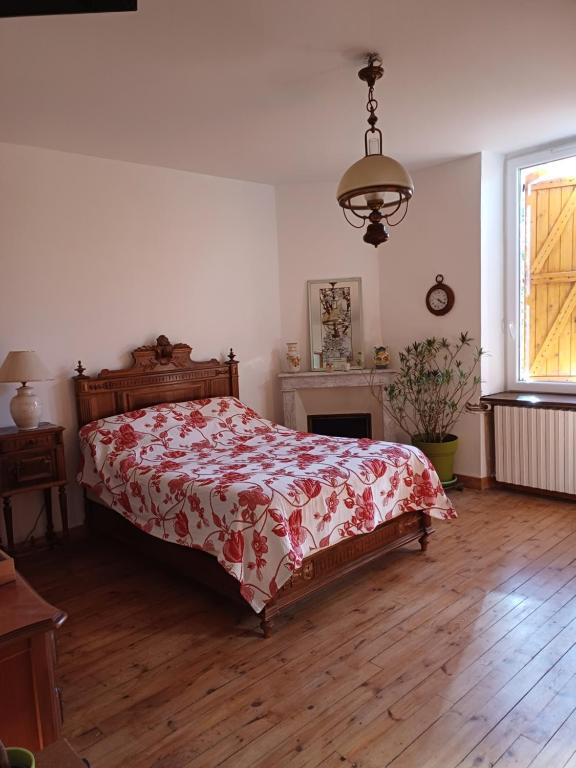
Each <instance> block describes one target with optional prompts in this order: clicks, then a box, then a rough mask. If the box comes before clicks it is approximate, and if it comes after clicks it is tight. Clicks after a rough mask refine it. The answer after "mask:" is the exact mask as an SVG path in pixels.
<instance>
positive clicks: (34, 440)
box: [0, 432, 54, 453]
mask: <svg viewBox="0 0 576 768" xmlns="http://www.w3.org/2000/svg"><path fill="white" fill-rule="evenodd" d="M53 444H54V434H53V433H52V432H49V433H48V434H46V433H44V434H37V433H36V434H34V433H32V434H28V435H26V434H24V435H18V436H17V437H11V438H9V439H5V440H2V441H0V453H14V451H26V450H30V449H36V450H41V449H42V448H52V446H53Z"/></svg>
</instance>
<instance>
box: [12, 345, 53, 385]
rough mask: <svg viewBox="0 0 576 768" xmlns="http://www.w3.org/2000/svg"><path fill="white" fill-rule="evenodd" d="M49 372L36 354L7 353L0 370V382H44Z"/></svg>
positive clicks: (27, 352) (49, 375) (22, 352)
mask: <svg viewBox="0 0 576 768" xmlns="http://www.w3.org/2000/svg"><path fill="white" fill-rule="evenodd" d="M50 378H52V376H51V373H50V371H49V370H48V368H46V366H45V365H44V363H43V362H42V360H40V358H39V357H38V355H37V354H36V352H29V351H16V352H8V354H7V355H6V359H5V360H4V362H3V364H2V367H1V368H0V381H21V382H25V381H46V380H48V379H50Z"/></svg>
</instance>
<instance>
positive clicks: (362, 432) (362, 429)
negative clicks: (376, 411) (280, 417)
mask: <svg viewBox="0 0 576 768" xmlns="http://www.w3.org/2000/svg"><path fill="white" fill-rule="evenodd" d="M308 432H314V433H315V434H317V435H328V436H329V437H372V415H371V414H370V413H326V414H308Z"/></svg>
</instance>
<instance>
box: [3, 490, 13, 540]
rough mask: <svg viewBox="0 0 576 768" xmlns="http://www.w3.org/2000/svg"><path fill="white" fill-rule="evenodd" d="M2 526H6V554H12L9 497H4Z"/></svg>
mask: <svg viewBox="0 0 576 768" xmlns="http://www.w3.org/2000/svg"><path fill="white" fill-rule="evenodd" d="M3 507H4V525H5V526H6V539H7V540H8V552H10V553H12V552H14V528H13V527H12V501H11V499H10V496H4V499H3Z"/></svg>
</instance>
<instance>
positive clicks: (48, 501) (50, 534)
mask: <svg viewBox="0 0 576 768" xmlns="http://www.w3.org/2000/svg"><path fill="white" fill-rule="evenodd" d="M44 506H45V507H46V538H47V540H48V543H49V544H50V546H51V547H52V546H53V545H54V521H53V519H52V488H44Z"/></svg>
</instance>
